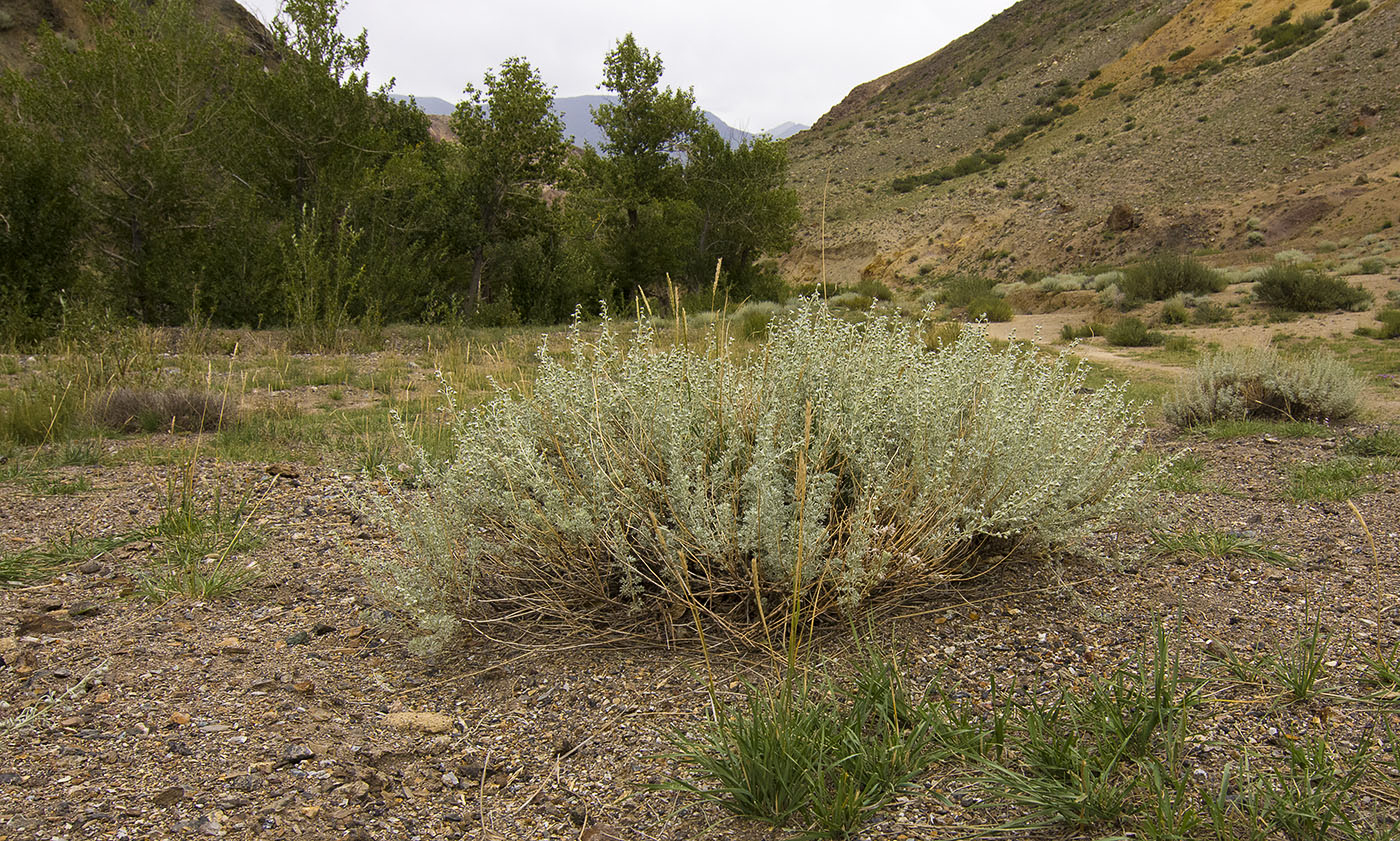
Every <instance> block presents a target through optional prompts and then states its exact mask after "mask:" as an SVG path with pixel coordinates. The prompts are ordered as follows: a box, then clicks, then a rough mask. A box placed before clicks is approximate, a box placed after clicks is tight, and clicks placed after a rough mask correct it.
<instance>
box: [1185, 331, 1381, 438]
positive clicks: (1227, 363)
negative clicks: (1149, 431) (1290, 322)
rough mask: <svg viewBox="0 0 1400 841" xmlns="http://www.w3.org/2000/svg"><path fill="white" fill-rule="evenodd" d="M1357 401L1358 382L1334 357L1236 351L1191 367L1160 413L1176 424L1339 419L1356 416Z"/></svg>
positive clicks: (1358, 392) (1251, 349)
mask: <svg viewBox="0 0 1400 841" xmlns="http://www.w3.org/2000/svg"><path fill="white" fill-rule="evenodd" d="M1360 397H1361V380H1360V378H1358V377H1357V375H1356V372H1355V371H1353V370H1352V369H1351V367H1350V366H1348V365H1347V364H1346V363H1345V362H1341V361H1340V360H1338V359H1336V358H1335V357H1332V356H1328V355H1326V354H1322V353H1313V354H1310V355H1308V356H1303V357H1297V358H1289V357H1285V356H1283V355H1282V354H1280V353H1279V352H1278V351H1276V350H1274V349H1273V348H1258V349H1256V348H1239V349H1235V350H1228V351H1222V352H1220V353H1215V354H1211V355H1210V356H1207V357H1205V358H1203V359H1202V360H1201V361H1200V362H1198V363H1196V367H1195V368H1194V369H1193V370H1192V371H1191V372H1190V373H1189V374H1188V375H1187V376H1186V378H1185V379H1184V380H1183V382H1182V383H1181V384H1180V386H1179V387H1178V388H1177V391H1176V393H1175V394H1174V395H1172V396H1171V397H1170V398H1169V399H1168V400H1167V402H1166V404H1165V405H1164V407H1163V409H1164V413H1165V415H1166V418H1167V420H1168V421H1170V422H1171V423H1174V424H1177V425H1178V426H1195V425H1198V424H1204V423H1210V422H1211V421H1217V420H1243V419H1245V418H1251V417H1280V418H1285V419H1289V420H1311V419H1316V420H1343V419H1346V418H1349V417H1351V416H1352V415H1354V414H1356V411H1357V409H1358V408H1359V400H1360Z"/></svg>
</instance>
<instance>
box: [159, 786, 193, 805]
mask: <svg viewBox="0 0 1400 841" xmlns="http://www.w3.org/2000/svg"><path fill="white" fill-rule="evenodd" d="M184 799H185V790H184V789H183V788H181V787H180V786H170V787H169V788H165V789H161V790H160V791H159V792H158V793H157V794H156V796H155V797H152V798H151V802H153V803H155V804H156V805H157V806H174V805H175V804H176V803H179V802H180V801H181V800H184Z"/></svg>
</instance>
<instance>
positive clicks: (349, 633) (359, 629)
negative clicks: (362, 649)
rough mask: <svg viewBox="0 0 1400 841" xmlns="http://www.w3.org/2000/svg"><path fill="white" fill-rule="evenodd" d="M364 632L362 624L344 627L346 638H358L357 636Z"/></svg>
mask: <svg viewBox="0 0 1400 841" xmlns="http://www.w3.org/2000/svg"><path fill="white" fill-rule="evenodd" d="M364 632H365V626H364V625H356V626H355V627H353V628H347V629H346V631H345V638H346V639H348V640H353V639H358V638H359V636H360V635H361V634H363V633H364Z"/></svg>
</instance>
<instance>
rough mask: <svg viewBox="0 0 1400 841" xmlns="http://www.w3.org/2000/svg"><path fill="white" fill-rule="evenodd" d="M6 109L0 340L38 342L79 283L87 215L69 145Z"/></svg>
mask: <svg viewBox="0 0 1400 841" xmlns="http://www.w3.org/2000/svg"><path fill="white" fill-rule="evenodd" d="M42 139H43V138H42V135H40V136H39V137H35V136H34V135H33V134H31V133H30V132H29V131H26V130H25V129H24V128H23V127H21V126H19V125H16V124H15V122H14V121H13V120H12V119H10V118H9V117H8V115H5V114H4V113H3V109H0V342H3V343H6V344H32V343H33V342H35V341H36V340H38V339H41V338H43V337H44V336H45V335H47V334H48V332H50V330H51V329H52V328H53V326H54V325H55V324H56V322H57V321H58V317H59V315H60V309H61V305H62V300H63V296H64V295H65V294H66V295H69V296H76V295H80V294H82V290H81V289H80V288H78V286H77V284H78V283H79V282H80V275H79V274H78V257H79V239H80V237H81V236H82V228H83V224H84V219H83V215H82V207H81V206H80V204H79V203H78V196H77V187H78V184H77V172H76V170H75V167H74V163H73V161H72V160H71V159H70V155H69V150H68V149H67V148H66V147H63V146H60V145H58V144H55V143H45V142H42Z"/></svg>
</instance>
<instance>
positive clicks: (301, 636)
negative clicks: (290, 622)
mask: <svg viewBox="0 0 1400 841" xmlns="http://www.w3.org/2000/svg"><path fill="white" fill-rule="evenodd" d="M309 642H311V635H310V634H308V633H307V632H306V631H297V632H296V633H295V634H292V635H291V636H290V637H287V645H306V644H307V643H309Z"/></svg>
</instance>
